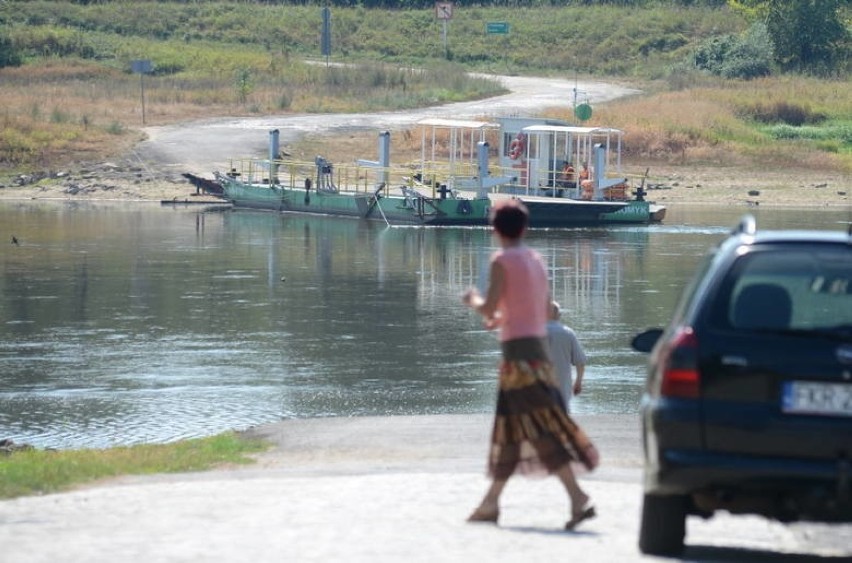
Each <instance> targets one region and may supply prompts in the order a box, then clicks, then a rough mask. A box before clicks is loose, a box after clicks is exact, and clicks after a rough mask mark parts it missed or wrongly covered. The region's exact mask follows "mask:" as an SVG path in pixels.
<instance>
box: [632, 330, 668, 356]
mask: <svg viewBox="0 0 852 563" xmlns="http://www.w3.org/2000/svg"><path fill="white" fill-rule="evenodd" d="M662 335H663V329H661V328H649V329H648V330H646V331H645V332H640V333H639V334H637V335H636V336H634V337H633V340H631V341H630V346H631V347H632V348H633V349H634V350H636V351H637V352H650V351H651V350H652V349H653V348H654V345H655V344H656V343H657V340H659V339H660V337H661V336H662Z"/></svg>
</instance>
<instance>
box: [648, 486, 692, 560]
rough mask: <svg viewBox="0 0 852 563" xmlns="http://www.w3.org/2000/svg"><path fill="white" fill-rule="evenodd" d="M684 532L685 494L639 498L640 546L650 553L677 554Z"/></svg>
mask: <svg viewBox="0 0 852 563" xmlns="http://www.w3.org/2000/svg"><path fill="white" fill-rule="evenodd" d="M685 536H686V497H685V496H683V495H649V494H646V495H645V498H644V500H643V502H642V524H641V527H640V528H639V549H640V550H641V551H642V553H648V554H651V555H678V554H680V553H681V552H682V551H683V539H684V537H685Z"/></svg>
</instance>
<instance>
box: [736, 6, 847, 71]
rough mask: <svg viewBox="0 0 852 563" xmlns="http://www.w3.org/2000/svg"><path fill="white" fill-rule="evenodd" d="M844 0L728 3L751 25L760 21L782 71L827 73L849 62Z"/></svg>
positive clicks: (841, 68) (842, 69)
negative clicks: (767, 33)
mask: <svg viewBox="0 0 852 563" xmlns="http://www.w3.org/2000/svg"><path fill="white" fill-rule="evenodd" d="M845 2H846V0H728V5H729V6H730V7H731V8H732V9H734V10H736V11H738V12H740V13H741V14H743V15H744V16H745V17H746V18H748V19H749V20H751V21H763V22H765V23H766V28H767V30H768V31H769V36H770V37H771V38H772V42H773V45H774V56H775V62H777V63H778V64H779V65H780V66H781V67H782V68H785V69H788V70H798V71H805V72H813V73H817V74H823V73H829V72H832V71H835V70H840V71H845V70H846V69H844V68H843V66H844V65H845V64H847V61H848V60H849V54H850V49H852V47H850V34H849V31H848V30H847V29H846V27H845V26H844V25H843V21H842V17H841V9H842V8H843V5H844V4H845Z"/></svg>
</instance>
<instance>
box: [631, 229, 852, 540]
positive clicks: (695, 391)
mask: <svg viewBox="0 0 852 563" xmlns="http://www.w3.org/2000/svg"><path fill="white" fill-rule="evenodd" d="M632 346H633V348H634V349H635V350H638V351H641V352H651V355H650V357H649V368H648V376H647V381H646V385H645V389H644V393H643V397H642V404H641V414H642V433H643V447H644V455H645V479H644V481H645V482H644V503H643V508H642V524H641V529H640V536H639V548H640V549H641V550H642V551H643V552H644V553H650V554H657V555H677V554H679V553H680V552H682V551H683V547H684V536H685V532H686V517H687V516H689V515H697V516H702V517H705V518H708V517H710V516H712V515H713V513H714V511H716V510H727V511H729V512H731V513H734V514H760V515H763V516H766V517H768V518H774V519H777V520H780V521H783V522H791V521H795V520H810V521H819V522H850V521H852V492H850V491H852V228H851V229H850V232H849V233H843V232H829V231H766V232H758V231H757V229H756V227H755V222H754V219H753V218H752V217H751V216H746V217H744V218H743V220H742V222H741V223H740V225H739V226H738V227H737V228H736V229H735V230H734V231H733V232H732V233H731V235H730V236H729V237H727V238H726V239H725V240H724V241H723V242H721V243H720V244H719V245H718V246H717V247H715V248H713V249H712V250H711V251H710V252H709V255H708V256H707V258H706V259H705V261H704V262H703V264H702V265H701V267H700V268H699V270H698V272H697V274H696V275H695V277H694V278H693V281H692V282H691V283H690V285H689V286H688V287H687V288H686V290H685V292H684V294H683V297H682V298H681V301H680V303H679V305H678V307H677V309H676V310H675V313H674V318H673V319H672V321H671V323H670V324H669V326H668V328H666V329H665V330H663V329H651V330H648V331H645V332H643V333H641V334H639V335H637V336H636V337H635V338H634V339H633V341H632Z"/></svg>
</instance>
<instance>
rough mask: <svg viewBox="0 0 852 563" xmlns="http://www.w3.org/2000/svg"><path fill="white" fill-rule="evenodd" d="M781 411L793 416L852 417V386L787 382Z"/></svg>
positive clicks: (782, 397)
mask: <svg viewBox="0 0 852 563" xmlns="http://www.w3.org/2000/svg"><path fill="white" fill-rule="evenodd" d="M781 410H782V411H784V412H786V413H791V414H819V415H825V416H852V385H850V384H847V383H816V382H811V381H787V382H786V383H784V392H783V393H782V396H781Z"/></svg>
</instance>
